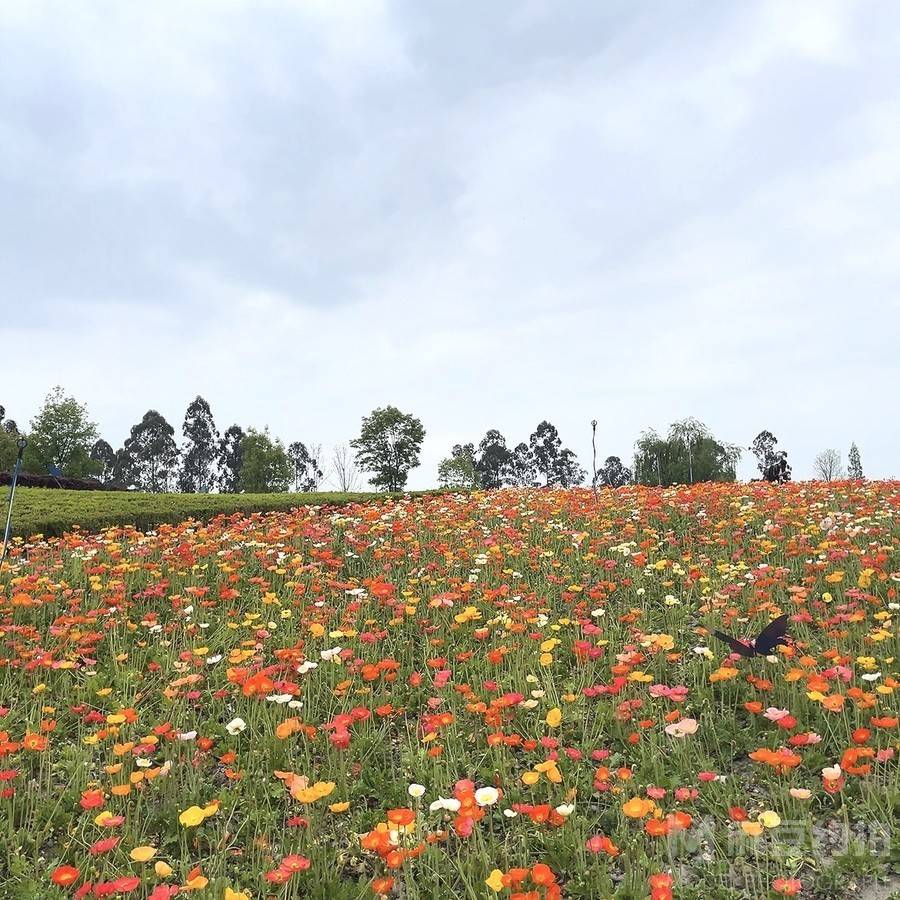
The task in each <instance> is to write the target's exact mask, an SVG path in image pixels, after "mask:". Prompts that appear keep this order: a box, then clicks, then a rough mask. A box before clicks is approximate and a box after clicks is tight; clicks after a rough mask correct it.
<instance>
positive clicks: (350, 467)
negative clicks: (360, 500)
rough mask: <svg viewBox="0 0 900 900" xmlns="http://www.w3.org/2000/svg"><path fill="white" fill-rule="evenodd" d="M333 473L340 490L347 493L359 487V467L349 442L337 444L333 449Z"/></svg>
mask: <svg viewBox="0 0 900 900" xmlns="http://www.w3.org/2000/svg"><path fill="white" fill-rule="evenodd" d="M331 473H332V475H333V477H334V481H335V483H336V484H337V489H338V490H339V491H343V492H344V493H345V494H346V493H348V492H349V491H355V490H356V489H357V488H358V487H359V469H357V468H356V460H355V459H354V458H353V453H352V452H351V450H350V447H349V446H347V444H337V445H336V446H335V448H334V450H333V451H332V454H331Z"/></svg>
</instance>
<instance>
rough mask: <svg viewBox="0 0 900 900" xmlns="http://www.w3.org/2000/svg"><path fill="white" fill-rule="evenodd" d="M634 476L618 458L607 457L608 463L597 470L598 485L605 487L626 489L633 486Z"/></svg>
mask: <svg viewBox="0 0 900 900" xmlns="http://www.w3.org/2000/svg"><path fill="white" fill-rule="evenodd" d="M633 478H634V475H633V473H632V471H631V469H629V468H628V467H627V466H625V465H623V464H622V460H621V459H619V457H618V456H607V457H606V462H604V463H603V465H602V466H601V467H600V468H599V469H598V470H597V484H598V485H600V486H603V487H614V488H617V487H624V486H625V485H626V484H631V481H632V479H633Z"/></svg>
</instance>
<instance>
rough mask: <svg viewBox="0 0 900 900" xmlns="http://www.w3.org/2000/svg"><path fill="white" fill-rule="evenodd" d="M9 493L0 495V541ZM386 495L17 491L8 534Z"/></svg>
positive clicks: (146, 524)
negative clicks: (11, 525)
mask: <svg viewBox="0 0 900 900" xmlns="http://www.w3.org/2000/svg"><path fill="white" fill-rule="evenodd" d="M8 496H9V491H8V489H7V488H4V489H3V490H2V491H0V536H2V526H3V525H4V524H5V523H6V510H7V499H8ZM386 496H389V495H387V494H376V493H357V494H340V493H329V494H326V493H320V494H141V493H132V492H130V491H65V490H56V489H48V488H17V489H16V498H15V506H14V508H13V527H12V533H13V534H14V535H18V536H21V537H28V536H30V535H34V534H42V535H44V536H50V535H60V534H62V533H63V532H64V531H68V530H71V528H72V526H73V525H79V526H81V527H82V528H83V529H84V530H87V531H96V530H99V529H102V528H105V527H107V526H109V525H136V526H137V527H138V528H142V529H146V528H152V527H154V526H156V525H159V524H161V523H163V522H171V523H176V522H182V521H184V520H185V519H189V518H195V519H201V520H204V519H211V518H212V517H213V516H217V515H219V513H233V512H247V513H249V512H265V511H269V510H275V509H290V508H291V507H294V506H303V505H308V504H316V505H325V504H328V505H340V504H343V503H352V502H357V501H362V500H373V499H379V498H381V499H383V498H384V497H386Z"/></svg>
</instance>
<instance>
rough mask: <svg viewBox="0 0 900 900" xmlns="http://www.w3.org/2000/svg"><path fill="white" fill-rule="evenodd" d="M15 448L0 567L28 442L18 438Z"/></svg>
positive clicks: (6, 548)
mask: <svg viewBox="0 0 900 900" xmlns="http://www.w3.org/2000/svg"><path fill="white" fill-rule="evenodd" d="M16 446H17V447H18V448H19V454H18V456H17V457H16V464H15V466H13V471H12V478H10V480H9V509H8V510H7V513H6V528H5V529H4V531H3V555H2V556H0V566H2V565H3V562H4V560H5V559H6V552H7V550H9V532H10V529H11V528H12V511H13V498H14V497H15V496H16V481H18V479H19V470H20V469H21V468H22V456H23V455H24V453H25V448H26V447H27V446H28V441H27V440H25V438H23V437H20V438H19V440H18V441H16Z"/></svg>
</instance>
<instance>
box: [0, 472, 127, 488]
mask: <svg viewBox="0 0 900 900" xmlns="http://www.w3.org/2000/svg"><path fill="white" fill-rule="evenodd" d="M11 481H12V473H11V472H0V486H2V485H8V484H9V483H10V482H11ZM16 484H17V485H18V487H17V490H18V488H22V487H39V488H55V489H56V490H72V491H124V490H125V488H124V487H122V486H121V485H118V484H104V483H103V482H102V481H100V480H99V479H97V478H69V477H67V476H65V475H60V476H59V477H57V476H56V475H35V474H34V473H33V472H19V477H18V479H17V480H16Z"/></svg>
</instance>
